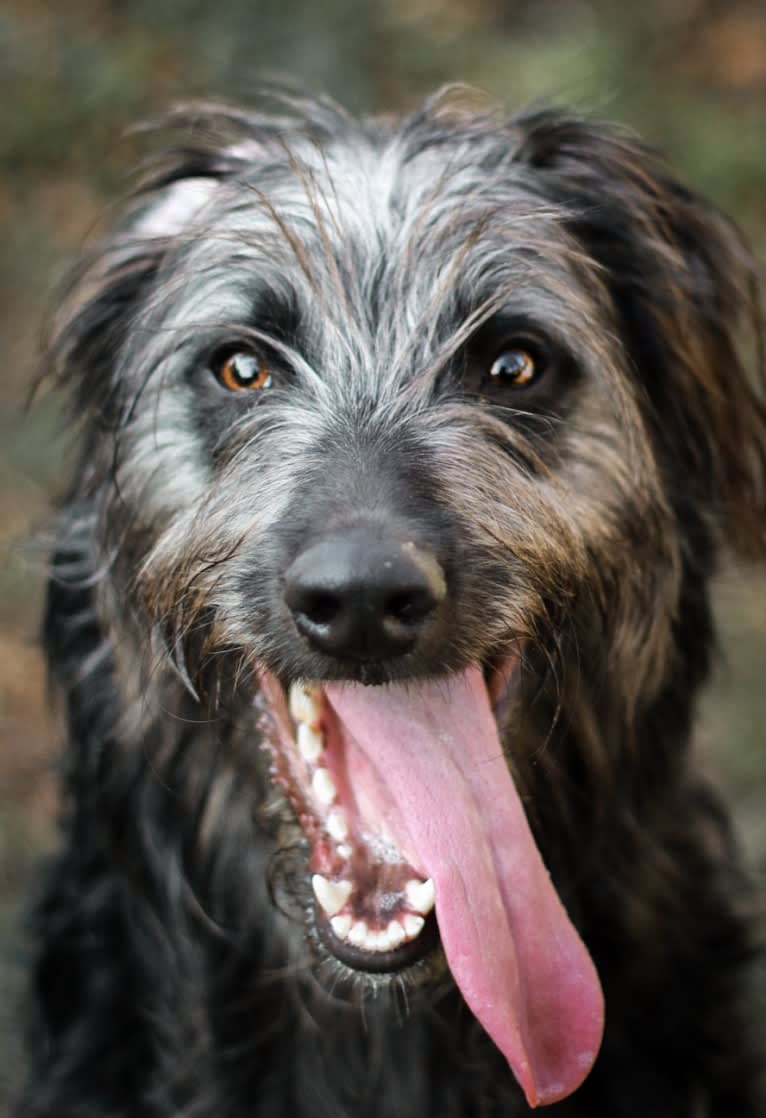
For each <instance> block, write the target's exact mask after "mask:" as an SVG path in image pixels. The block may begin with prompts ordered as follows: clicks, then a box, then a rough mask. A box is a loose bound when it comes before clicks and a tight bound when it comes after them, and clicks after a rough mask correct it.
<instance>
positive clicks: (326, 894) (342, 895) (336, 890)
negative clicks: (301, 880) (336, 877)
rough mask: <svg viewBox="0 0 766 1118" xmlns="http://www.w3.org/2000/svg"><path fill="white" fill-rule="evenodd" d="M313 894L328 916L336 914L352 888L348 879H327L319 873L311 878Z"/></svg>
mask: <svg viewBox="0 0 766 1118" xmlns="http://www.w3.org/2000/svg"><path fill="white" fill-rule="evenodd" d="M311 885H312V887H313V889H314V896H315V897H316V899H317V900H318V901H319V903H320V905H321V906H322V908H323V909H324V911H325V912H326V913H327V915H328V916H336V915H337V914H338V913H339V912H340V910H341V909H342V908H343V906H344V904H345V903H346V901H347V900H348V898H349V897H350V896H351V890H352V888H353V886H352V884H351V882H350V881H328V880H327V878H326V877H322V875H321V873H315V874H314V876H313V877H312V878H311Z"/></svg>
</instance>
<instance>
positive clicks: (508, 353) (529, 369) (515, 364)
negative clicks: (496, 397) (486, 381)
mask: <svg viewBox="0 0 766 1118" xmlns="http://www.w3.org/2000/svg"><path fill="white" fill-rule="evenodd" d="M489 375H490V377H491V378H492V380H493V381H494V382H495V383H497V384H508V385H512V386H513V387H514V388H522V387H523V386H524V385H527V384H530V383H531V381H533V380H534V379H535V377H536V376H537V368H536V366H535V362H534V359H533V358H532V356H531V355H530V354H529V353H527V351H526V350H525V349H508V350H505V351H504V352H503V353H501V354H500V355H499V356H498V357H496V358H495V360H494V361H493V362H492V364H491V365H490V368H489Z"/></svg>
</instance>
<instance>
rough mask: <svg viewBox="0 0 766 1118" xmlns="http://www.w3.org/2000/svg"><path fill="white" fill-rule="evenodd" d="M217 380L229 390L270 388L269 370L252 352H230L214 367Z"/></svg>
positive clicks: (240, 390)
mask: <svg viewBox="0 0 766 1118" xmlns="http://www.w3.org/2000/svg"><path fill="white" fill-rule="evenodd" d="M214 372H215V375H216V377H217V378H218V381H219V382H220V383H221V384H222V385H223V387H224V388H227V389H228V390H229V391H230V392H242V391H245V390H247V389H254V388H255V389H258V388H270V387H271V372H270V371H269V369H267V368H266V366H265V365H263V364H261V362H260V360H259V359H258V357H257V356H256V355H255V354H254V353H245V352H238V353H232V354H230V356H229V357H227V358H226V360H225V361H222V362H221V363H219V364H218V365H217V366H216V367H215V369H214Z"/></svg>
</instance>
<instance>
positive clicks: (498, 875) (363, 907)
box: [260, 658, 603, 1106]
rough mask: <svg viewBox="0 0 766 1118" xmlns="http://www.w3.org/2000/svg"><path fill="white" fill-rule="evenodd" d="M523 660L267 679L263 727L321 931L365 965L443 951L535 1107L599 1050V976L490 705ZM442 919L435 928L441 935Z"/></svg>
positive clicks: (569, 1083) (579, 1074)
mask: <svg viewBox="0 0 766 1118" xmlns="http://www.w3.org/2000/svg"><path fill="white" fill-rule="evenodd" d="M515 670H516V660H515V659H514V658H510V659H508V660H507V661H505V662H504V663H503V665H502V667H501V668H500V669H498V670H497V671H494V672H492V673H489V674H488V676H485V673H484V672H483V671H482V669H481V667H480V666H478V665H473V666H469V667H468V668H466V669H465V670H464V671H462V672H456V673H453V674H452V675H448V676H444V677H440V678H435V679H425V680H408V681H406V682H400V683H390V684H383V685H379V686H369V685H363V684H360V683H346V682H330V681H324V682H322V683H319V682H313V681H312V682H308V681H299V682H298V681H296V682H293V683H292V684H290V685H289V686H288V688H287V691H285V690H284V689H283V688H282V686H281V684H280V683H279V681H278V680H277V679H276V678H275V677H274V676H273V675H271V674H269V673H268V672H265V671H262V672H261V673H260V682H261V698H260V704H261V723H262V728H263V730H264V737H265V740H266V742H267V744H268V746H269V749H270V752H271V759H272V779H273V780H274V782H275V783H277V784H279V785H281V787H282V788H283V789H284V792H285V794H286V796H287V798H288V799H289V801H290V803H291V804H292V807H293V810H294V812H295V815H296V817H297V819H298V821H299V822H300V825H301V827H302V828H303V831H304V833H305V835H306V837H307V839H308V842H309V846H310V851H311V853H310V859H309V870H310V874H311V882H312V887H313V891H314V897H315V910H316V924H317V929H318V931H319V935H320V937H321V939H322V941H323V942H324V944H325V946H326V948H327V949H328V950H329V951H330V952H331V953H332V954H333V955H335V956H336V957H337V958H338V959H339V960H341V962H343V963H344V964H345V965H346V966H348V967H351V968H353V969H355V970H358V971H367V972H395V971H399V970H401V969H403V968H405V967H407V966H410V965H412V964H413V963H414V962H416V961H417V960H418V959H420V958H422V957H423V956H424V955H425V954H426V953H427V952H428V951H429V950H431V949H432V948H433V947H434V945H435V944H436V943H437V942H438V941H439V940H440V941H441V944H442V947H443V949H444V953H445V956H446V959H447V964H448V966H449V968H450V971H451V973H452V977H453V978H454V980H455V982H456V984H457V986H458V987H459V989H460V991H461V993H462V995H463V997H464V999H465V1001H466V1003H467V1004H468V1006H469V1007H470V1009H471V1010H472V1012H473V1013H474V1014H475V1016H476V1017H477V1018H478V1020H479V1021H480V1022H481V1024H482V1025H483V1027H484V1029H485V1030H486V1031H487V1033H489V1035H490V1036H491V1037H492V1039H493V1040H494V1042H495V1044H497V1046H498V1047H499V1048H500V1049H501V1051H502V1052H503V1053H504V1055H505V1056H506V1058H507V1060H508V1062H509V1064H510V1065H511V1068H512V1070H513V1072H514V1074H515V1076H516V1078H517V1080H518V1081H519V1083H520V1084H521V1086H522V1088H523V1089H524V1092H525V1094H526V1097H527V1101H528V1102H529V1103H530V1105H533V1106H535V1105H538V1104H540V1103H548V1102H554V1101H557V1100H558V1099H561V1098H564V1097H565V1096H566V1095H568V1094H570V1093H571V1092H572V1091H573V1090H574V1089H575V1088H576V1087H577V1086H578V1085H579V1083H580V1082H581V1081H582V1080H583V1079H584V1078H585V1076H586V1075H587V1073H588V1071H589V1070H590V1067H591V1065H592V1063H593V1061H594V1059H595V1057H596V1053H597V1051H598V1048H599V1044H600V1040H601V1032H602V1026H603V999H602V995H601V989H600V985H599V982H598V977H597V975H596V972H595V968H594V966H593V963H592V961H591V959H590V956H589V955H588V953H587V950H586V948H585V947H584V945H583V943H582V941H581V940H580V937H579V935H578V933H577V931H576V930H575V928H574V926H573V925H572V923H571V921H570V920H569V918H568V916H567V914H566V912H565V910H564V908H563V906H562V904H561V901H560V899H559V897H558V895H557V893H556V891H555V889H554V887H553V885H552V883H551V881H550V878H549V876H548V873H547V870H546V868H545V866H544V864H543V862H542V858H541V856H540V854H539V851H538V850H537V847H536V845H535V842H534V838H533V836H532V833H531V831H530V829H529V825H528V823H527V819H526V815H525V812H524V809H523V806H522V803H521V800H520V797H519V794H518V792H517V790H516V788H515V785H514V783H513V780H512V777H511V775H510V771H509V768H508V764H507V761H506V757H505V753H504V749H503V746H502V743H501V741H500V734H499V730H498V722H497V719H496V717H495V710H496V709H498V704H502V703H503V698H504V696H505V695H507V694H508V692H509V688H510V689H512V679H513V677H514V673H515ZM437 926H438V932H437Z"/></svg>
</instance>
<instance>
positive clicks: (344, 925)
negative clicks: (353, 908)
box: [330, 912, 353, 939]
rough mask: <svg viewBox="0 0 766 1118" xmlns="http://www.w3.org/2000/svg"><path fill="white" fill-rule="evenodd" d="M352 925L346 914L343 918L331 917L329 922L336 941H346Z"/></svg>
mask: <svg viewBox="0 0 766 1118" xmlns="http://www.w3.org/2000/svg"><path fill="white" fill-rule="evenodd" d="M352 923H353V921H352V919H351V917H350V916H349V915H348V913H347V912H346V913H344V914H343V916H333V918H332V920H331V921H330V927H331V928H332V930H333V931H334V932H335V934H336V936H337V937H338V939H348V933H349V932H350V931H351V924H352Z"/></svg>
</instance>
